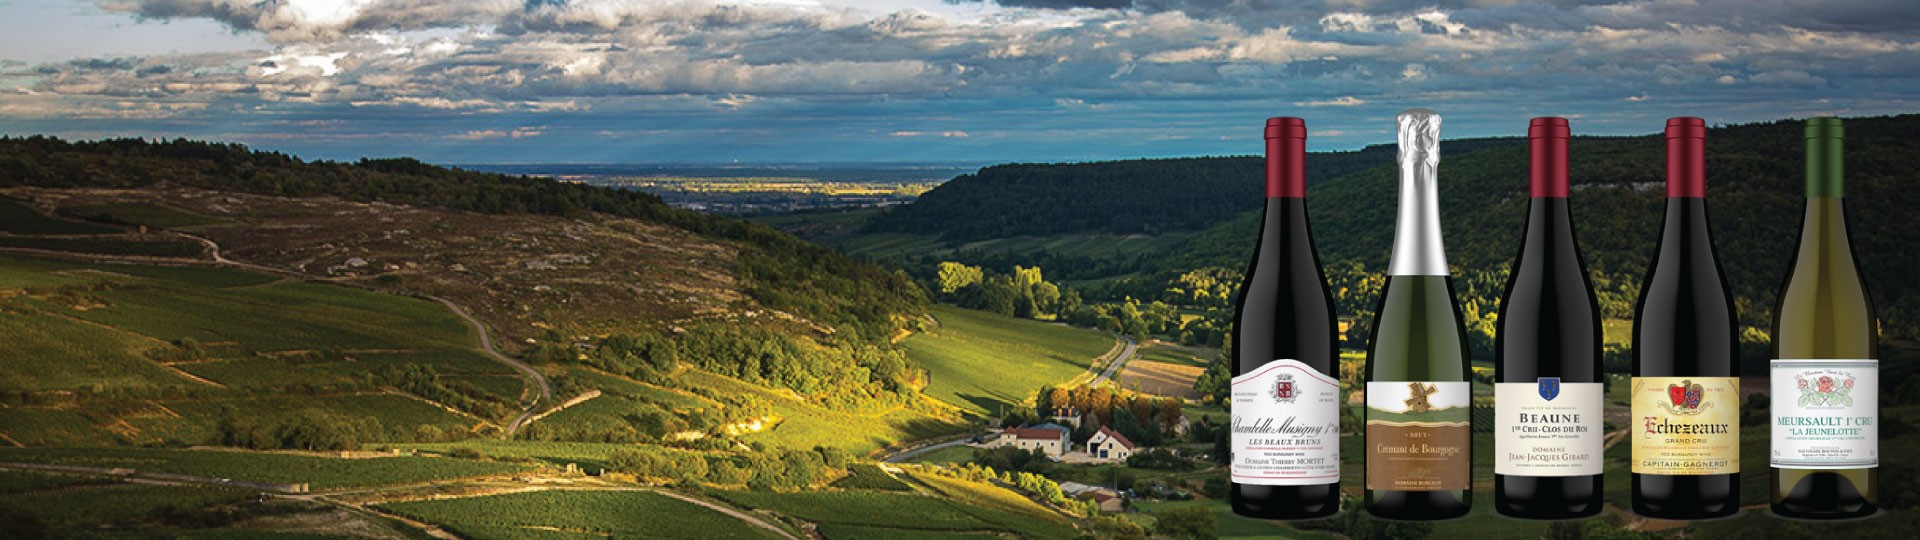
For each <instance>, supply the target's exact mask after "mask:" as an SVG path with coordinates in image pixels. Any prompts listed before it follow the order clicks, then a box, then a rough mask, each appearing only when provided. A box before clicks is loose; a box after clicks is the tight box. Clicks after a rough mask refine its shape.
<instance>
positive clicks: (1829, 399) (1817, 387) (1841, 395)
mask: <svg viewBox="0 0 1920 540" xmlns="http://www.w3.org/2000/svg"><path fill="white" fill-rule="evenodd" d="M1794 384H1795V385H1798V386H1799V387H1800V406H1801V407H1851V406H1853V377H1847V378H1846V380H1845V381H1843V382H1840V383H1839V384H1838V385H1837V386H1836V385H1835V384H1834V379H1833V376H1832V375H1821V376H1820V377H1819V378H1816V379H1814V380H1813V384H1808V381H1807V377H1806V376H1805V375H1802V376H1799V377H1794Z"/></svg>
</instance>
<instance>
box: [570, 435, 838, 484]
mask: <svg viewBox="0 0 1920 540" xmlns="http://www.w3.org/2000/svg"><path fill="white" fill-rule="evenodd" d="M852 462H853V455H852V454H850V453H848V452H847V451H846V450H844V449H841V448H832V447H825V446H817V447H814V448H813V449H811V450H809V449H805V448H795V449H788V448H763V449H761V450H759V451H756V452H745V453H740V454H703V453H698V452H689V451H684V450H672V449H662V448H633V449H626V450H618V451H615V452H614V453H613V454H612V455H611V456H609V457H608V459H607V466H608V468H610V469H612V470H614V471H618V472H622V473H627V474H631V475H634V476H639V477H645V478H654V479H661V480H666V481H671V482H677V483H707V484H714V485H720V486H739V485H745V486H747V487H749V488H752V489H754V490H757V491H772V490H790V489H805V488H811V487H815V486H818V485H820V484H822V483H825V482H826V481H827V480H829V479H831V478H832V477H833V476H835V475H838V474H843V473H845V471H846V469H847V466H848V465H849V464H851V463H852Z"/></svg>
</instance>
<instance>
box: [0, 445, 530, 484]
mask: <svg viewBox="0 0 1920 540" xmlns="http://www.w3.org/2000/svg"><path fill="white" fill-rule="evenodd" d="M0 462H16V463H44V464H52V465H67V466H74V467H98V468H122V467H124V468H128V469H134V470H138V471H142V472H162V473H174V474H185V475H194V476H205V477H213V478H232V479H235V480H244V481H252V482H267V483H275V484H296V483H307V484H311V487H312V488H313V489H314V490H316V491H324V490H330V489H341V488H351V487H363V486H377V485H385V484H406V483H413V482H427V481H433V480H448V479H454V478H469V477H475V476H491V475H498V474H509V473H515V472H521V471H527V470H530V469H532V467H530V466H527V465H520V464H513V463H495V462H485V461H471V460H462V459H452V458H435V457H375V458H362V459H342V458H334V457H319V456H312V455H296V454H284V453H265V452H240V451H225V450H185V449H163V448H0Z"/></svg>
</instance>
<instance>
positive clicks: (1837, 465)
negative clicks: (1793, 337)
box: [1771, 360, 1880, 469]
mask: <svg viewBox="0 0 1920 540" xmlns="http://www.w3.org/2000/svg"><path fill="white" fill-rule="evenodd" d="M1771 376H1772V382H1773V456H1772V462H1773V466H1774V467H1779V468H1782V469H1866V468H1872V467H1879V466H1880V396H1879V393H1880V391H1879V389H1880V362H1879V361H1878V360H1774V361H1773V369H1772V373H1771Z"/></svg>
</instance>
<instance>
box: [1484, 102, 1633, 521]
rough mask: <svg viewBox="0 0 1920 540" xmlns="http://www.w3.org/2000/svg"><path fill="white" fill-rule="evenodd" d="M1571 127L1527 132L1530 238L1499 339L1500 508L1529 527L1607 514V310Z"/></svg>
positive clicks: (1557, 121) (1505, 302)
mask: <svg viewBox="0 0 1920 540" xmlns="http://www.w3.org/2000/svg"><path fill="white" fill-rule="evenodd" d="M1568 135H1569V130H1568V128H1567V120H1566V119H1564V118H1535V119H1533V123H1532V125H1530V126H1528V127H1527V143H1528V146H1527V147H1528V157H1529V159H1528V162H1529V164H1530V167H1529V173H1528V178H1529V183H1530V184H1531V191H1532V198H1531V200H1529V201H1528V202H1527V231H1526V236H1525V238H1524V239H1523V240H1522V241H1521V243H1520V254H1519V255H1517V256H1515V257H1514V260H1513V269H1512V271H1511V272H1509V277H1508V278H1507V294H1506V296H1505V297H1504V298H1502V299H1501V301H1500V318H1499V319H1498V321H1499V322H1498V324H1499V328H1498V333H1497V334H1495V336H1496V337H1495V341H1494V353H1493V369H1494V378H1495V381H1496V382H1495V383H1494V409H1495V411H1496V412H1495V417H1494V425H1495V428H1494V451H1493V455H1494V460H1493V461H1494V474H1493V500H1494V507H1495V508H1496V509H1497V510H1499V512H1500V513H1501V514H1504V515H1508V516H1513V517H1519V518H1528V519H1570V518H1579V517H1587V516H1592V515H1595V514H1598V513H1600V509H1601V507H1602V505H1603V502H1602V501H1601V498H1600V497H1601V489H1602V488H1601V482H1600V476H1601V470H1602V467H1603V456H1602V453H1603V450H1604V446H1605V437H1606V433H1605V432H1604V431H1605V429H1604V426H1603V425H1602V421H1603V418H1602V416H1603V415H1604V410H1603V409H1604V407H1605V405H1606V404H1605V393H1606V392H1605V388H1604V387H1605V384H1604V383H1603V381H1602V379H1601V377H1603V375H1602V374H1601V372H1600V345H1601V342H1602V340H1601V334H1600V310H1599V302H1598V301H1596V300H1595V299H1594V295H1593V287H1592V285H1591V283H1590V282H1589V281H1588V280H1587V264H1586V261H1585V260H1584V259H1583V258H1581V256H1580V247H1579V246H1578V245H1576V244H1575V241H1574V234H1573V220H1572V219H1571V218H1570V217H1569V216H1568V211H1567V195H1568V185H1567V137H1568Z"/></svg>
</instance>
